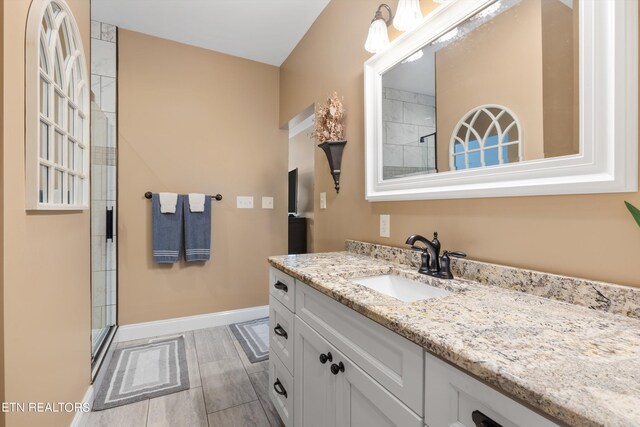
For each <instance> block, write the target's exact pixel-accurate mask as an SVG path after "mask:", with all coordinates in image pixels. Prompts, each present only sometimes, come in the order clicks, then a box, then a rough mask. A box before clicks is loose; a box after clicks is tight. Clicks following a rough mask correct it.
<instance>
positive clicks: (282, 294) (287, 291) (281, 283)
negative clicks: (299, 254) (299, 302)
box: [269, 267, 296, 312]
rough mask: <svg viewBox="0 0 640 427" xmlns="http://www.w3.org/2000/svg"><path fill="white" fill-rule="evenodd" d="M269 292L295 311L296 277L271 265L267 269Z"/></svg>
mask: <svg viewBox="0 0 640 427" xmlns="http://www.w3.org/2000/svg"><path fill="white" fill-rule="evenodd" d="M269 294H270V295H273V297H274V298H275V299H277V300H278V301H280V302H281V303H282V305H284V306H285V307H287V308H288V309H289V310H290V311H292V312H295V301H296V279H294V278H293V277H291V276H289V275H288V274H286V273H283V272H282V271H280V270H278V269H276V268H273V267H271V268H270V269H269Z"/></svg>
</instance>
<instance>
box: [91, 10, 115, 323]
mask: <svg viewBox="0 0 640 427" xmlns="http://www.w3.org/2000/svg"><path fill="white" fill-rule="evenodd" d="M116 43H117V33H116V27H115V26H114V25H110V24H106V23H103V22H97V21H91V100H92V113H93V116H92V142H91V168H92V172H91V199H92V200H91V203H92V213H91V246H92V247H91V249H92V272H91V273H92V305H93V307H92V317H93V318H92V329H93V330H94V333H95V332H97V331H99V330H101V329H103V328H105V327H107V326H110V325H113V324H115V322H116V239H117V236H116V227H115V212H116V158H117V156H116V150H117V146H116V144H117V139H116V120H117V117H116ZM110 208H112V209H113V211H114V228H113V232H114V237H113V241H107V240H106V210H107V209H110Z"/></svg>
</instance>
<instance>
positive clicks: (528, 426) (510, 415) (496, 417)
mask: <svg viewBox="0 0 640 427" xmlns="http://www.w3.org/2000/svg"><path fill="white" fill-rule="evenodd" d="M424 408H425V409H424V411H425V415H424V421H425V424H426V425H427V426H429V427H440V426H456V427H476V425H483V424H481V423H480V419H482V417H488V418H489V419H491V420H493V421H494V422H495V423H498V424H500V425H501V426H502V427H552V426H558V424H555V423H554V422H552V421H550V420H549V419H547V418H545V417H543V416H542V415H539V414H538V413H536V412H534V411H532V410H531V409H529V408H527V407H526V406H524V405H522V404H520V403H518V402H516V401H515V400H512V399H511V398H509V397H507V396H506V395H504V394H502V393H500V392H498V391H497V390H494V389H493V388H491V387H489V386H488V385H486V384H484V383H482V382H481V381H478V380H476V379H475V378H473V377H471V376H470V375H468V374H466V373H464V372H463V371H461V370H460V369H457V368H455V367H453V366H451V365H449V364H448V363H446V362H444V361H442V360H440V359H438V358H437V357H435V356H433V355H431V354H429V353H426V355H425V406H424ZM474 413H475V414H476V415H475V416H476V417H477V422H476V421H474V420H473V417H474V415H473V414H474ZM485 425H491V424H488V423H487V422H486V421H485Z"/></svg>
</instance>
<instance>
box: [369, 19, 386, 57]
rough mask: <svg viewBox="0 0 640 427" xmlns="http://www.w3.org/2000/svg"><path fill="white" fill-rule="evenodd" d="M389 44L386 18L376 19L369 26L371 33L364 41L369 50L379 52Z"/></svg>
mask: <svg viewBox="0 0 640 427" xmlns="http://www.w3.org/2000/svg"><path fill="white" fill-rule="evenodd" d="M388 45H389V33H388V32H387V24H386V23H385V22H384V19H376V20H374V21H373V22H371V25H370V26H369V35H368V36H367V41H366V42H365V43H364V48H365V50H366V51H367V52H371V53H378V52H380V51H381V50H383V49H384V48H385V47H387V46H388Z"/></svg>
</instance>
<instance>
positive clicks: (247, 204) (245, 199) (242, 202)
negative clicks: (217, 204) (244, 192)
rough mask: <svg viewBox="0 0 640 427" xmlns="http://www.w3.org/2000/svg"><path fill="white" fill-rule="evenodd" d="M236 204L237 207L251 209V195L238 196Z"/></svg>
mask: <svg viewBox="0 0 640 427" xmlns="http://www.w3.org/2000/svg"><path fill="white" fill-rule="evenodd" d="M236 205H237V208H238V209H253V196H238V197H237V199H236Z"/></svg>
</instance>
